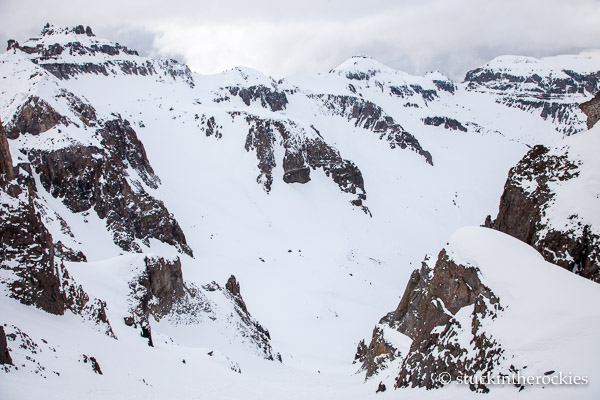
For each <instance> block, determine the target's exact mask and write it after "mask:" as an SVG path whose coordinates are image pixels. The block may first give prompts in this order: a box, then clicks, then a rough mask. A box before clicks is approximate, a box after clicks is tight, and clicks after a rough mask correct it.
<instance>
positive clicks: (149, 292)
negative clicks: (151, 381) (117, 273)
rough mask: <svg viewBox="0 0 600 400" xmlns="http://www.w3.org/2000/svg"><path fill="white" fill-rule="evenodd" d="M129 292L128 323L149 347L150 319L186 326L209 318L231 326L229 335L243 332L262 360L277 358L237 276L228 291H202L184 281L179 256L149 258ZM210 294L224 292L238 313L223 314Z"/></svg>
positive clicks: (212, 288) (212, 286)
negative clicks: (246, 300) (255, 317)
mask: <svg viewBox="0 0 600 400" xmlns="http://www.w3.org/2000/svg"><path fill="white" fill-rule="evenodd" d="M129 289H130V292H129V295H128V301H129V304H130V309H129V315H128V316H126V317H125V318H124V322H125V324H126V325H128V326H132V327H135V328H137V329H140V335H141V336H142V337H144V338H146V339H147V340H148V345H149V346H153V339H152V327H151V324H150V318H152V319H154V320H155V321H160V320H161V319H163V318H166V319H168V320H170V321H171V322H173V323H175V324H185V325H190V324H198V323H201V322H202V321H204V320H207V319H208V320H212V321H215V320H219V321H221V322H222V323H227V324H230V326H228V328H227V329H231V332H229V333H230V334H231V335H236V334H238V333H239V334H240V335H241V336H242V337H243V338H245V339H244V341H246V342H247V344H248V345H249V346H250V347H251V348H252V349H255V351H257V352H258V354H259V355H260V356H261V357H263V358H265V359H268V360H273V359H274V356H273V352H272V348H271V342H270V341H271V336H270V335H269V331H268V330H266V329H265V328H263V327H262V325H261V324H260V323H259V322H258V321H256V320H255V319H254V318H253V317H252V315H251V314H250V312H249V311H248V308H247V306H246V303H245V302H244V299H243V298H242V294H241V291H240V285H239V283H238V282H237V280H236V279H235V277H234V276H231V277H230V278H229V280H228V281H227V284H226V285H225V288H223V287H221V286H220V285H218V284H217V283H215V282H213V283H211V284H209V285H205V286H204V287H201V288H200V287H198V286H196V285H194V284H193V283H191V282H186V281H185V280H184V279H183V273H182V271H181V261H180V260H179V258H178V257H177V258H175V259H167V258H164V257H146V258H145V259H144V268H143V269H141V270H140V271H139V272H138V273H137V274H136V275H135V277H134V278H133V279H132V280H131V281H130V282H129ZM209 292H220V293H221V294H222V295H223V296H224V297H225V298H226V299H227V300H228V302H229V303H230V304H231V306H232V308H233V312H234V313H235V314H233V313H230V314H229V315H223V312H222V310H221V309H219V307H218V306H217V305H216V304H215V302H214V301H213V300H211V299H210V298H209V296H207V293H209ZM278 358H279V359H280V358H281V357H280V356H278Z"/></svg>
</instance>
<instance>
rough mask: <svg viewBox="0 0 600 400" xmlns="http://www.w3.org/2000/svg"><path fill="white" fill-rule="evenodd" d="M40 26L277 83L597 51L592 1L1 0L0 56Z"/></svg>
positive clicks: (599, 36) (596, 8)
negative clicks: (358, 58)
mask: <svg viewBox="0 0 600 400" xmlns="http://www.w3.org/2000/svg"><path fill="white" fill-rule="evenodd" d="M46 22H50V23H51V24H53V25H56V26H71V25H79V24H81V25H89V26H91V27H92V29H93V30H94V32H95V33H96V35H97V36H100V37H103V38H106V39H110V40H113V41H115V42H119V43H121V44H125V45H127V46H128V47H131V48H135V49H137V50H138V51H140V53H141V54H143V55H152V56H163V57H172V58H176V59H178V60H180V61H184V62H186V63H187V64H188V65H189V66H190V68H191V69H192V70H193V71H194V72H198V73H204V74H208V73H216V72H220V71H223V70H225V69H229V68H232V67H234V66H238V65H243V66H247V67H252V68H255V69H258V70H260V71H262V72H264V73H266V74H269V75H271V76H273V77H274V78H276V79H278V78H282V77H285V76H289V75H291V74H294V73H298V72H324V71H328V70H330V69H331V68H334V67H335V66H337V65H339V64H340V63H341V62H343V61H344V60H346V59H348V58H350V57H351V56H353V55H356V54H365V55H369V56H371V57H373V58H375V59H377V60H379V61H381V62H383V63H384V64H387V65H389V66H392V67H394V68H397V69H401V70H404V71H407V72H411V73H416V74H423V73H425V72H427V71H433V70H439V71H441V72H443V73H445V74H447V75H449V76H451V77H453V78H455V79H460V80H462V78H463V77H464V73H465V72H466V71H467V70H469V69H472V68H475V67H477V66H479V65H481V64H484V63H485V62H487V61H489V60H490V59H492V58H494V57H496V56H498V55H503V54H515V55H527V56H534V57H543V56H551V55H557V54H580V53H583V54H595V55H600V51H599V50H598V49H600V0H420V1H405V0H394V1H390V0H345V1H339V0H303V1H299V0H297V1H285V0H279V1H273V0H249V1H245V0H184V1H177V0H170V1H158V0H118V1H116V0H104V1H102V0H94V1H87V0H53V1H40V0H37V1H34V0H0V40H1V41H2V43H4V44H3V47H2V51H4V50H5V48H6V47H5V43H6V40H8V39H9V38H14V39H16V40H18V41H20V42H24V41H25V40H27V39H28V38H29V37H32V36H36V35H38V34H39V31H40V30H41V28H42V27H43V25H44V24H45V23H46Z"/></svg>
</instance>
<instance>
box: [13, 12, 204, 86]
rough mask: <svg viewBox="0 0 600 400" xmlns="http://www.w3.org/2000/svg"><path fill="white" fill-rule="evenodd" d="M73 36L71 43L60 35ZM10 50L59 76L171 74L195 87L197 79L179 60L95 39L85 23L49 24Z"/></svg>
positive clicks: (68, 77) (158, 76) (172, 76)
mask: <svg viewBox="0 0 600 400" xmlns="http://www.w3.org/2000/svg"><path fill="white" fill-rule="evenodd" d="M64 35H70V36H72V38H73V40H72V41H69V42H67V43H64V42H59V41H58V39H57V38H59V37H64ZM8 50H13V51H21V52H23V53H25V54H27V55H28V56H29V57H30V58H31V59H32V61H33V62H35V63H36V64H38V65H39V66H41V67H42V68H44V69H45V70H47V71H48V72H50V73H51V74H53V75H54V76H56V77H57V78H59V79H65V80H66V79H71V78H73V77H75V76H77V75H79V74H96V75H98V74H102V75H106V76H108V75H111V74H126V75H142V76H155V77H156V79H159V80H160V79H162V78H163V77H165V76H170V77H171V78H172V79H173V80H174V81H177V80H180V81H182V82H184V83H185V84H187V85H188V86H190V87H194V85H195V83H194V78H193V77H192V73H191V71H190V69H189V68H188V67H187V66H186V65H185V64H180V63H178V62H177V61H176V60H169V59H160V60H150V59H146V58H144V57H139V54H138V52H137V51H136V50H132V49H129V48H127V47H126V46H122V45H120V44H119V43H107V42H105V41H100V40H97V39H96V38H95V35H94V33H93V32H92V29H91V28H90V27H89V26H88V27H86V28H84V27H83V25H78V26H75V27H68V28H57V27H54V26H52V25H50V24H46V26H44V29H42V31H41V33H40V37H39V38H36V39H35V40H31V39H30V40H29V41H27V42H26V43H25V44H23V45H19V43H18V42H16V41H14V40H10V41H9V43H8ZM72 56H85V57H87V59H84V60H83V62H73V61H72Z"/></svg>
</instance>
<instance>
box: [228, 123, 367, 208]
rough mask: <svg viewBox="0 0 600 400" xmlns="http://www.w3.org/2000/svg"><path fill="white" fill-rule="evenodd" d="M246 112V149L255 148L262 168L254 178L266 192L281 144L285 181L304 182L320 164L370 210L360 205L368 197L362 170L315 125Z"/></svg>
mask: <svg viewBox="0 0 600 400" xmlns="http://www.w3.org/2000/svg"><path fill="white" fill-rule="evenodd" d="M232 115H233V116H234V117H235V116H238V115H241V114H240V113H232ZM245 115H246V118H245V120H246V122H247V123H248V125H249V130H248V135H247V137H246V151H251V150H253V151H255V152H256V157H257V158H258V168H259V170H260V172H261V173H260V175H259V176H258V177H257V182H258V183H260V184H262V185H263V187H264V189H265V191H266V192H267V193H269V192H270V191H271V186H272V185H273V169H274V168H275V167H276V165H277V160H276V159H275V148H276V146H281V147H283V149H284V151H285V153H284V157H283V162H282V164H283V169H284V175H283V181H284V182H286V183H307V182H309V181H310V171H311V170H315V169H318V168H320V169H322V170H323V172H325V175H327V176H329V177H330V178H331V179H332V180H333V181H334V182H335V183H336V184H337V185H338V186H339V188H340V189H341V190H342V191H343V192H345V193H350V194H353V195H356V199H354V200H352V204H353V205H354V206H358V207H361V208H362V210H363V211H364V212H366V213H368V212H369V211H368V209H367V208H366V207H365V206H364V205H363V201H364V200H366V198H367V197H366V191H365V188H364V181H363V177H362V173H361V172H360V170H359V169H358V167H357V166H356V165H355V164H354V163H353V162H352V161H349V160H346V159H344V158H342V156H341V155H340V153H339V151H338V150H337V149H335V148H333V147H331V146H330V145H328V144H327V143H326V142H325V141H324V140H323V138H322V137H321V134H320V133H319V132H318V131H317V130H316V129H315V128H314V127H312V126H311V127H310V130H311V131H307V130H306V129H305V128H304V127H302V126H300V125H298V124H296V123H295V122H294V121H292V120H288V119H267V118H261V117H258V116H255V115H250V114H245Z"/></svg>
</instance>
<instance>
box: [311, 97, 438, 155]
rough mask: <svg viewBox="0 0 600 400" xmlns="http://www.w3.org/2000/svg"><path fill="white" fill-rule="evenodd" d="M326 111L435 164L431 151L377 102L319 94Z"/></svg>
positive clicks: (391, 144) (394, 147) (390, 144)
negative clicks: (422, 145)
mask: <svg viewBox="0 0 600 400" xmlns="http://www.w3.org/2000/svg"><path fill="white" fill-rule="evenodd" d="M316 98H317V99H318V100H319V101H320V102H321V103H322V108H323V109H324V110H326V112H329V113H333V114H335V115H341V116H343V117H345V118H346V119H348V121H353V122H354V124H355V126H357V127H361V128H364V129H367V130H370V131H372V132H373V133H375V134H378V135H379V140H384V141H386V142H388V143H389V146H390V148H391V149H396V148H398V149H409V150H412V151H414V152H415V153H417V154H419V155H420V156H422V157H423V158H425V161H426V162H427V163H428V164H431V165H433V159H432V157H431V153H429V152H428V151H427V150H424V149H423V148H422V147H421V144H420V143H419V141H418V140H417V139H416V138H415V137H414V136H413V135H411V134H410V133H408V132H407V131H406V130H405V129H404V128H403V127H402V126H401V125H400V124H398V123H396V121H394V119H393V118H392V117H390V116H389V115H387V114H386V113H385V111H383V109H382V108H381V107H379V106H378V105H377V104H375V103H372V102H370V101H368V100H363V99H360V98H358V97H353V96H338V95H317V96H316Z"/></svg>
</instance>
